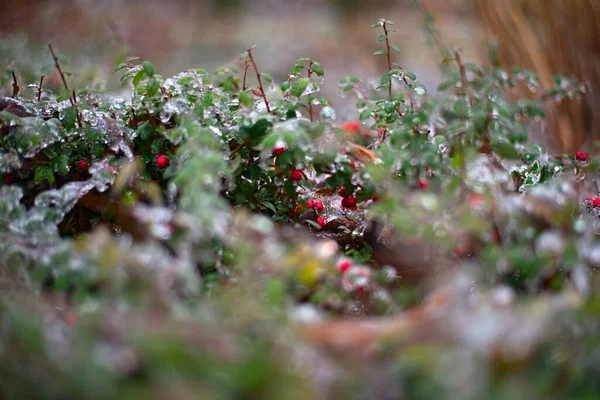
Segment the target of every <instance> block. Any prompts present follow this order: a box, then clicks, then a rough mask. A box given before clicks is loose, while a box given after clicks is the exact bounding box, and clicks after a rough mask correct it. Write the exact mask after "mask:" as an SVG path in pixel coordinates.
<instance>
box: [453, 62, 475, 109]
mask: <svg viewBox="0 0 600 400" xmlns="http://www.w3.org/2000/svg"><path fill="white" fill-rule="evenodd" d="M454 57H455V59H456V63H457V64H458V69H459V70H460V79H461V82H462V86H463V88H464V89H465V95H466V96H467V99H468V100H469V105H470V106H471V107H473V98H472V97H471V92H469V86H468V82H467V73H466V71H465V66H464V64H463V63H462V59H461V58H460V53H459V52H458V51H455V52H454Z"/></svg>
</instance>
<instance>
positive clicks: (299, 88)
mask: <svg viewBox="0 0 600 400" xmlns="http://www.w3.org/2000/svg"><path fill="white" fill-rule="evenodd" d="M309 84H310V79H308V78H302V79H300V80H299V81H298V82H296V83H294V86H292V91H291V93H292V95H294V96H296V97H300V96H302V93H304V91H305V90H306V88H307V87H308V85H309Z"/></svg>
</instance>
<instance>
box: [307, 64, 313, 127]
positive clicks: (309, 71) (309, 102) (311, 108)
mask: <svg viewBox="0 0 600 400" xmlns="http://www.w3.org/2000/svg"><path fill="white" fill-rule="evenodd" d="M312 65H313V61H312V60H310V61H309V62H308V69H307V72H308V80H310V77H311V76H312ZM309 97H310V96H309ZM308 116H309V117H310V122H313V105H312V101H311V99H310V98H309V101H308Z"/></svg>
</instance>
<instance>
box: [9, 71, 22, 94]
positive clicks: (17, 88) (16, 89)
mask: <svg viewBox="0 0 600 400" xmlns="http://www.w3.org/2000/svg"><path fill="white" fill-rule="evenodd" d="M11 72H12V78H13V92H12V98H13V99H14V98H16V97H17V96H18V95H19V92H20V91H21V87H20V86H19V80H18V79H17V75H16V74H15V71H11Z"/></svg>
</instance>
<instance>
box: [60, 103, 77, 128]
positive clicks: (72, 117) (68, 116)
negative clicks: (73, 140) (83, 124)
mask: <svg viewBox="0 0 600 400" xmlns="http://www.w3.org/2000/svg"><path fill="white" fill-rule="evenodd" d="M63 122H64V124H65V128H67V130H69V131H70V130H73V129H75V122H77V110H76V109H75V107H69V108H67V109H66V110H65V116H64V118H63Z"/></svg>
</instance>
